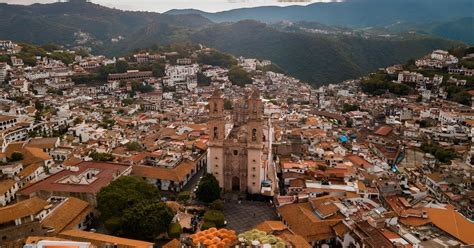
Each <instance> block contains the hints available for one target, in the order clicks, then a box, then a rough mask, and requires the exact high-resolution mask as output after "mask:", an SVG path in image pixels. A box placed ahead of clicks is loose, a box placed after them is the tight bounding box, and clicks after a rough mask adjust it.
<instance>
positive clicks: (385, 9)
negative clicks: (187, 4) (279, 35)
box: [166, 0, 474, 30]
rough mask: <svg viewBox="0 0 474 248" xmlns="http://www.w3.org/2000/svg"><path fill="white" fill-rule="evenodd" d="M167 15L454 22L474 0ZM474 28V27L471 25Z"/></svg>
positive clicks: (345, 22) (362, 23) (356, 23)
mask: <svg viewBox="0 0 474 248" xmlns="http://www.w3.org/2000/svg"><path fill="white" fill-rule="evenodd" d="M166 13H167V14H173V15H177V14H199V15H202V16H204V17H206V18H208V19H210V20H212V21H214V22H236V21H241V20H246V19H252V20H258V21H262V22H279V21H283V20H287V21H292V22H298V21H311V22H319V23H322V24H326V25H338V26H346V27H370V26H377V27H382V26H386V25H390V24H394V23H397V22H433V21H440V22H444V21H451V20H454V19H458V18H463V17H473V16H474V1H472V0H346V1H344V2H330V3H313V4H310V5H307V6H288V7H256V8H242V9H234V10H229V11H222V12H217V13H207V12H203V11H199V10H193V9H185V10H170V11H168V12H166ZM471 30H472V26H471Z"/></svg>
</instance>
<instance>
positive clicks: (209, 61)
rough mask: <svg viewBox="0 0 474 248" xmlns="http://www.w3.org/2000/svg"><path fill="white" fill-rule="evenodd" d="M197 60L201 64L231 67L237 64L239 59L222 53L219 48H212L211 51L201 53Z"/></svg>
mask: <svg viewBox="0 0 474 248" xmlns="http://www.w3.org/2000/svg"><path fill="white" fill-rule="evenodd" d="M197 61H198V63H201V64H206V65H213V66H220V67H225V68H231V67H232V66H233V65H236V64H237V60H236V59H235V58H234V57H233V56H232V55H229V54H226V53H222V52H219V51H217V50H212V51H211V52H209V53H202V54H199V56H198V59H197Z"/></svg>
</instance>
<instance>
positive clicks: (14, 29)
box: [0, 2, 211, 46]
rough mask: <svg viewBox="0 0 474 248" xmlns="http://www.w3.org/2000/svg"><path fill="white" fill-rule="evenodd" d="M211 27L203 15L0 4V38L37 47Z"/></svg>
mask: <svg viewBox="0 0 474 248" xmlns="http://www.w3.org/2000/svg"><path fill="white" fill-rule="evenodd" d="M210 23H211V21H209V20H208V19H206V18H204V17H202V16H200V15H184V16H173V15H165V14H158V13H151V12H133V11H122V10H117V9H111V8H107V7H103V6H100V5H98V4H93V3H87V2H66V3H53V4H34V5H30V6H23V5H9V4H0V38H8V39H13V40H17V41H23V42H30V43H37V44H38V43H39V44H44V43H60V44H69V45H74V44H77V45H79V44H83V43H86V44H88V45H92V46H93V45H96V46H100V45H101V44H104V43H109V42H110V40H111V39H114V38H119V36H121V37H122V38H128V37H130V36H131V35H132V34H135V33H136V32H137V31H138V30H140V29H143V28H145V27H147V26H149V25H150V24H154V25H159V26H160V27H161V28H163V29H169V30H179V29H187V28H197V27H201V26H205V25H207V24H210ZM79 31H80V32H81V33H79ZM130 38H133V37H130Z"/></svg>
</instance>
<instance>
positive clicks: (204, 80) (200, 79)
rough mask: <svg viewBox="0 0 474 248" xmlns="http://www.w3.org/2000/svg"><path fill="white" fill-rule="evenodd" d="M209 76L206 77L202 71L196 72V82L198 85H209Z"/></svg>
mask: <svg viewBox="0 0 474 248" xmlns="http://www.w3.org/2000/svg"><path fill="white" fill-rule="evenodd" d="M211 81H212V80H211V78H210V77H206V75H204V74H203V73H202V72H198V73H197V83H198V85H199V86H209V85H211Z"/></svg>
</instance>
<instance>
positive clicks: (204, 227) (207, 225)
mask: <svg viewBox="0 0 474 248" xmlns="http://www.w3.org/2000/svg"><path fill="white" fill-rule="evenodd" d="M212 227H216V224H214V223H213V222H204V223H202V225H201V230H207V229H209V228H212Z"/></svg>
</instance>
